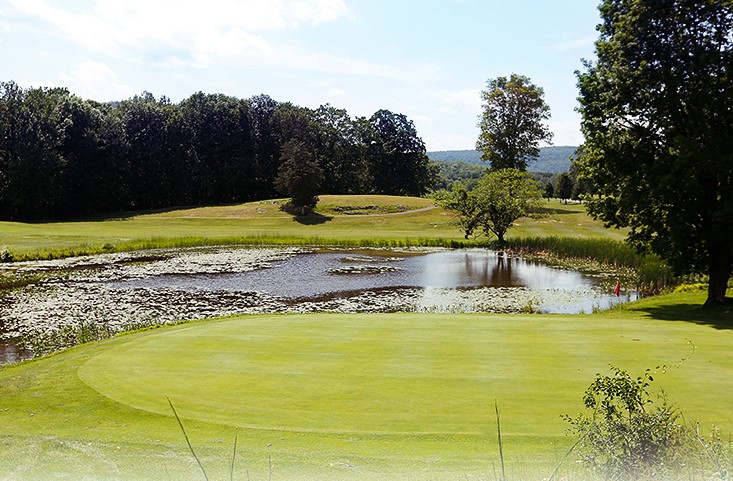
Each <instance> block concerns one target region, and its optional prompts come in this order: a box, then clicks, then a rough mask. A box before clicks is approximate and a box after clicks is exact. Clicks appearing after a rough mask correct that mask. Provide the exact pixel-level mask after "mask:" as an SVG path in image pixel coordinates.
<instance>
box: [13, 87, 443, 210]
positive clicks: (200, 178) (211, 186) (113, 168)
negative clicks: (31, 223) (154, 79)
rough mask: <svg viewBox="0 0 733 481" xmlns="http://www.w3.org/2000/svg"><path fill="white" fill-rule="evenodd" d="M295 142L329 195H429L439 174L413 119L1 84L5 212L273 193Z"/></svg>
mask: <svg viewBox="0 0 733 481" xmlns="http://www.w3.org/2000/svg"><path fill="white" fill-rule="evenodd" d="M293 142H295V143H297V145H298V146H299V148H300V149H305V150H306V151H307V154H308V156H309V158H311V159H313V161H314V162H316V163H317V165H318V167H319V168H320V169H321V170H322V172H323V174H324V175H323V179H322V182H321V185H320V193H329V194H364V193H374V194H394V195H421V194H424V193H425V192H427V190H428V189H429V188H431V186H432V184H433V183H434V181H435V178H436V174H437V171H436V167H434V166H433V164H431V163H430V162H429V160H428V157H427V154H426V151H425V145H424V143H423V141H422V139H421V138H420V137H419V136H418V135H417V131H416V129H415V126H414V124H413V122H412V121H411V120H409V119H408V118H407V117H406V116H405V115H402V114H397V113H393V112H391V111H389V110H379V111H377V112H376V113H374V114H373V115H372V116H371V117H369V118H366V117H356V118H352V117H351V116H349V114H348V113H347V112H346V111H345V110H343V109H338V108H336V107H333V106H331V105H328V104H327V105H322V106H321V107H319V108H317V109H309V108H305V107H301V106H298V105H294V104H292V103H290V102H278V101H275V100H273V99H272V98H270V97H269V96H267V95H257V96H253V97H250V98H247V99H239V98H236V97H231V96H227V95H222V94H206V93H202V92H198V93H195V94H193V95H191V96H190V97H188V98H187V99H184V100H183V101H181V102H179V103H173V102H171V101H170V100H169V99H168V98H166V97H160V98H156V97H155V96H153V95H152V94H151V93H148V92H144V93H143V94H141V95H138V96H135V97H133V98H130V99H128V100H124V101H120V102H109V103H100V102H95V101H92V100H85V99H82V98H80V97H78V96H76V95H73V94H71V93H70V92H69V91H68V90H67V89H65V88H22V87H20V86H18V85H17V84H16V83H14V82H7V83H5V82H0V218H2V219H6V220H41V219H52V218H63V217H70V218H73V217H80V216H89V215H95V214H102V213H109V212H117V211H128V210H142V209H161V208H169V207H173V206H181V205H187V206H190V205H209V204H224V203H235V202H247V201H254V200H260V199H268V198H273V197H276V196H278V194H282V193H283V192H279V191H278V189H277V188H276V185H275V179H276V177H277V175H278V169H279V168H280V166H281V164H283V149H284V147H285V146H286V145H287V144H288V143H291V144H292V143H293Z"/></svg>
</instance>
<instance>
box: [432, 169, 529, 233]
mask: <svg viewBox="0 0 733 481" xmlns="http://www.w3.org/2000/svg"><path fill="white" fill-rule="evenodd" d="M541 197H542V193H541V191H540V189H539V185H538V184H537V182H535V181H534V180H532V179H531V178H530V177H529V176H528V175H527V174H526V173H525V172H520V171H518V170H516V169H500V170H493V171H490V172H488V173H486V174H485V175H484V177H483V178H482V179H481V180H480V181H479V183H478V185H477V186H476V188H475V189H473V190H471V191H468V190H466V188H465V187H464V186H463V185H460V184H458V185H454V187H453V190H452V191H451V192H450V193H448V192H444V193H441V194H439V195H437V196H436V198H435V199H436V203H438V204H439V205H441V206H442V207H443V208H444V209H447V210H450V211H452V212H454V213H455V214H456V218H457V220H458V224H459V225H460V227H461V229H462V230H463V232H464V235H465V238H466V239H468V238H469V237H470V236H472V235H474V233H475V231H476V230H478V229H481V230H482V231H483V234H485V235H486V236H491V235H492V234H493V235H496V237H497V239H498V242H499V245H503V244H504V243H505V241H504V235H505V234H506V231H507V230H509V228H510V227H511V226H512V224H513V223H514V221H515V220H517V219H519V218H520V217H523V216H525V215H527V214H528V213H529V212H530V211H531V210H532V208H533V207H535V206H536V205H537V203H538V201H539V199H541Z"/></svg>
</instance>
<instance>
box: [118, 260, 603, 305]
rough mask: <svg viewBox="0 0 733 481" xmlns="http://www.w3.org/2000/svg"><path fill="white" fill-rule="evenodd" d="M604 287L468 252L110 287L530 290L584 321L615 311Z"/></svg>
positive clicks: (315, 293) (291, 264)
mask: <svg viewBox="0 0 733 481" xmlns="http://www.w3.org/2000/svg"><path fill="white" fill-rule="evenodd" d="M599 284H600V281H599V280H598V279H596V278H593V277H590V276H587V275H583V274H581V273H579V272H575V271H571V270H566V269H559V268H555V267H550V266H547V265H545V264H542V263H539V262H532V261H527V260H524V259H521V258H515V257H509V256H507V255H505V254H503V253H496V252H493V251H488V250H484V249H470V250H458V251H453V250H452V251H440V252H429V253H423V254H419V255H415V254H404V253H395V252H388V251H382V252H378V253H376V255H375V253H364V252H362V253H353V252H348V251H342V252H314V253H304V254H299V255H296V256H293V257H291V258H289V259H286V260H283V261H279V262H275V263H273V264H272V266H271V267H270V268H268V269H259V270H254V271H250V272H235V273H219V274H186V275H176V274H167V275H160V276H153V277H147V278H144V279H132V280H127V281H122V282H114V283H112V285H111V287H113V288H117V289H130V288H149V289H150V288H176V289H184V290H205V291H256V292H262V293H265V294H269V295H272V296H278V297H285V298H288V299H301V300H307V299H313V298H323V297H324V296H338V295H340V294H341V295H344V296H347V295H348V296H352V295H354V294H355V293H361V292H365V291H371V290H384V289H389V288H395V289H396V288H419V289H424V290H425V292H426V293H432V294H433V295H436V296H437V295H439V294H438V293H439V292H440V290H444V289H459V290H478V289H480V288H527V289H530V290H531V291H532V292H533V293H535V294H536V298H537V299H538V302H539V303H540V305H538V306H537V307H538V308H539V309H540V310H541V311H543V312H563V313H578V312H584V311H590V310H592V309H594V308H605V307H609V306H611V305H612V304H613V303H614V300H616V298H615V296H613V295H611V293H610V292H609V293H606V294H604V293H602V292H599V291H598V289H599V287H598V286H599ZM573 294H576V296H573ZM426 295H427V294H426ZM589 296H590V298H589ZM553 297H554V298H557V299H556V301H553ZM573 297H575V299H573V300H572V302H569V301H568V299H569V298H573ZM446 307H447V310H450V309H449V306H446Z"/></svg>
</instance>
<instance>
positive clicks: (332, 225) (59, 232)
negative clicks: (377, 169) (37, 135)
mask: <svg viewBox="0 0 733 481" xmlns="http://www.w3.org/2000/svg"><path fill="white" fill-rule="evenodd" d="M283 202H284V200H282V199H280V200H268V201H260V202H250V203H246V204H237V205H226V206H216V207H198V208H190V209H171V210H166V211H162V212H140V213H134V214H125V213H123V214H118V215H112V216H110V217H108V218H103V219H94V220H78V221H73V222H42V223H23V222H0V247H2V246H8V248H9V249H10V250H11V252H13V253H14V254H15V255H16V256H17V257H18V258H21V257H23V256H29V257H31V258H38V257H41V258H45V257H47V256H48V255H49V254H52V255H54V256H68V255H72V254H73V255H78V254H79V253H90V252H91V253H98V252H103V251H105V249H106V248H111V249H122V250H129V249H144V248H150V247H180V246H190V245H211V244H240V243H246V244H262V243H264V244H268V243H274V244H288V243H290V244H299V243H309V244H318V245H323V244H329V243H339V242H347V243H352V244H356V245H359V243H364V242H365V243H367V245H371V244H370V243H372V242H379V241H381V242H384V243H386V245H389V243H390V242H396V243H398V244H399V243H406V244H410V245H421V244H424V243H425V241H426V240H429V239H441V240H444V241H446V240H447V241H450V240H454V241H461V242H463V241H464V240H465V239H464V238H463V234H462V232H461V230H460V228H459V227H458V225H457V224H456V223H455V220H454V216H453V214H451V213H449V212H446V211H444V210H443V209H441V208H437V207H435V206H434V205H433V201H432V200H430V199H425V198H417V197H397V196H386V195H361V196H349V195H324V196H322V197H321V202H320V204H319V205H318V207H317V209H316V213H315V214H314V215H311V216H308V217H305V218H299V219H298V218H294V217H293V216H292V215H289V214H287V213H286V212H283V211H282V210H281V209H280V208H281V206H282V204H283ZM357 207H361V208H362V209H361V210H358V209H357V210H350V209H354V208H357ZM365 207H366V209H365ZM541 214H542V215H541V216H540V217H539V218H536V219H531V218H523V219H520V220H518V221H517V223H516V225H515V226H514V227H512V228H511V229H510V230H509V232H508V237H509V238H511V237H512V236H517V237H521V236H534V235H542V236H563V237H577V238H598V237H600V238H609V239H614V240H621V239H623V237H624V233H623V232H621V231H616V230H610V229H606V228H604V227H603V224H602V223H601V222H599V221H595V220H592V219H591V218H590V217H589V216H588V215H587V214H586V212H585V207H584V206H583V205H580V204H569V205H565V204H561V203H560V202H559V201H552V202H547V203H544V204H543V207H542V209H541ZM105 246H106V247H105Z"/></svg>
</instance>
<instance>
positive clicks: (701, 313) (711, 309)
mask: <svg viewBox="0 0 733 481" xmlns="http://www.w3.org/2000/svg"><path fill="white" fill-rule="evenodd" d="M726 301H727V302H726V303H725V304H724V305H720V306H708V307H705V306H703V305H702V304H693V303H689V302H680V303H669V304H663V305H655V306H645V307H639V308H636V309H634V310H635V311H637V312H641V313H646V314H648V315H649V316H650V317H651V318H653V319H659V320H662V321H685V322H693V323H695V324H700V325H703V326H710V327H713V328H715V329H733V298H730V297H729V298H726Z"/></svg>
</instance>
